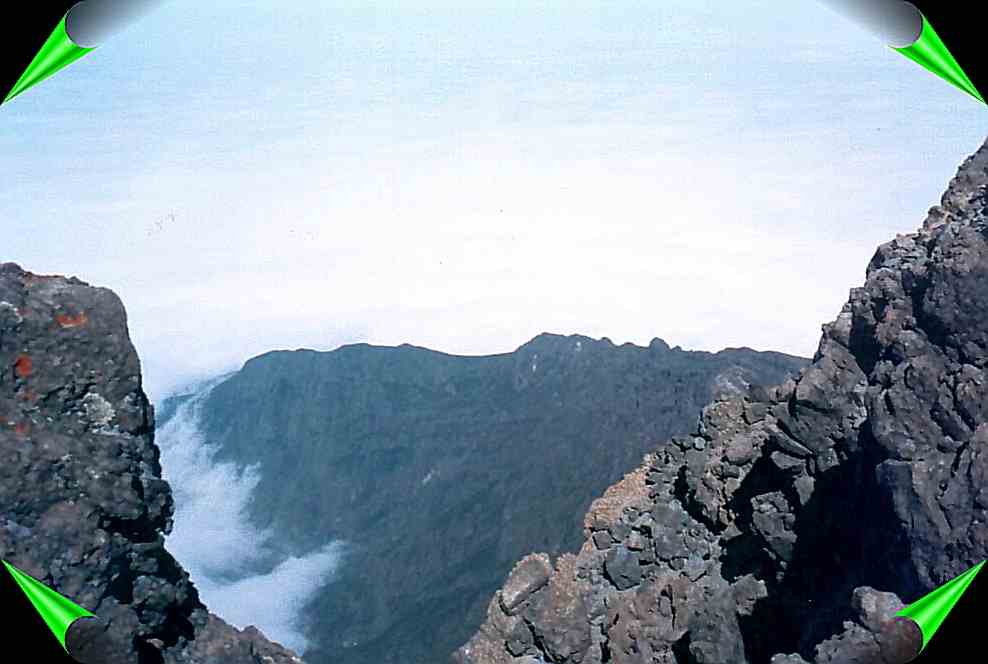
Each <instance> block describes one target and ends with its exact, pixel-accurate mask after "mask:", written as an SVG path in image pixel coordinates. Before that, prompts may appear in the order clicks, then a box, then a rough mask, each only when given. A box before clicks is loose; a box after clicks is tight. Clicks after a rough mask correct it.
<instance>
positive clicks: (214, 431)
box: [162, 334, 807, 664]
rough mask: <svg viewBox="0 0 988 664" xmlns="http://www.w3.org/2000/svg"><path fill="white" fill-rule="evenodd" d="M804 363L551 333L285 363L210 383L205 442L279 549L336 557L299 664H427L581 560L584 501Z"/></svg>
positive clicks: (290, 356) (352, 351) (271, 357)
mask: <svg viewBox="0 0 988 664" xmlns="http://www.w3.org/2000/svg"><path fill="white" fill-rule="evenodd" d="M806 362H807V361H806V360H804V359H802V358H794V357H791V356H787V355H782V354H779V353H756V352H754V351H751V350H748V349H734V350H726V351H722V352H720V353H703V352H688V351H684V350H682V349H679V348H670V347H669V346H668V345H666V344H665V343H664V342H662V341H661V340H658V339H656V340H654V341H653V342H652V343H651V344H650V346H649V347H638V346H634V345H632V344H625V345H621V346H617V345H615V344H613V343H611V342H610V341H609V340H606V339H604V340H594V339H590V338H588V337H583V336H577V335H573V336H560V335H549V334H546V335H540V336H539V337H536V338H535V339H533V340H532V341H530V342H528V343H526V344H524V345H523V346H522V347H520V348H519V349H517V350H516V351H514V352H512V353H505V354H501V355H493V356H485V357H461V356H452V355H447V354H444V353H439V352H435V351H431V350H427V349H424V348H416V347H412V346H407V345H406V346H400V347H390V348H389V347H375V346H368V345H364V344H360V345H354V346H345V347H343V348H339V349H337V350H334V351H331V352H325V353H319V352H315V351H306V350H302V351H279V352H272V353H267V354H265V355H262V356H260V357H257V358H254V359H252V360H250V361H248V362H247V363H246V364H245V366H244V367H243V369H242V370H240V371H239V372H237V373H236V374H234V375H233V376H231V377H229V378H228V379H226V380H225V381H223V382H222V383H220V384H218V385H216V386H215V387H214V388H212V391H211V392H210V393H209V394H208V396H207V397H206V398H205V399H204V401H203V403H202V407H201V427H202V431H203V434H204V436H205V439H206V440H207V441H208V442H209V443H210V444H212V445H214V446H215V448H216V449H219V450H220V452H219V455H218V458H221V459H224V460H232V461H235V462H237V463H240V464H243V465H245V466H254V465H255V464H257V468H258V474H259V476H260V482H259V484H258V485H257V487H256V489H255V490H254V494H253V501H252V505H251V512H252V514H251V516H252V517H253V519H254V520H255V523H256V524H257V525H258V526H259V527H261V528H264V529H267V528H271V529H272V530H273V531H274V532H275V533H277V534H278V535H279V544H290V545H292V546H294V547H297V549H295V550H294V551H291V553H299V554H300V553H304V552H305V551H306V550H308V548H309V547H312V548H319V547H322V546H324V545H326V544H327V543H329V542H330V541H332V540H342V541H343V542H345V545H346V546H345V549H344V557H343V559H342V562H341V564H340V566H339V568H338V571H337V572H336V576H335V578H333V579H332V580H330V581H329V582H328V583H327V584H326V585H325V586H324V591H323V592H320V593H319V594H318V595H317V596H316V597H315V599H314V600H313V602H312V604H311V605H310V606H309V607H308V608H307V611H306V613H307V615H308V616H309V620H310V623H311V625H310V628H309V632H308V635H309V636H310V637H311V639H312V645H311V646H310V647H309V649H307V651H306V661H308V662H312V663H313V664H322V663H323V662H337V661H345V662H347V663H348V664H358V663H367V664H382V663H385V662H387V663H392V662H393V663H395V664H418V663H420V664H433V663H434V662H437V661H443V660H445V659H446V658H447V657H448V656H449V653H450V652H451V651H452V650H454V649H455V648H456V647H457V646H458V645H459V644H461V643H463V641H464V640H466V639H467V638H469V636H470V634H471V633H473V631H474V630H476V628H477V626H478V625H480V623H481V622H482V621H483V619H484V609H485V607H486V603H487V598H489V597H490V594H491V593H492V592H494V590H496V589H497V587H498V586H499V585H500V583H501V582H502V580H503V579H504V575H505V574H506V573H507V572H508V571H509V570H510V569H511V566H512V564H513V563H514V561H515V560H517V559H518V557H520V556H522V555H524V554H525V553H527V552H528V551H531V550H532V549H535V548H543V549H547V550H548V551H549V553H551V554H558V553H560V552H562V551H566V550H569V549H572V548H576V547H577V546H579V542H580V540H581V539H582V535H581V523H580V515H581V514H582V513H583V512H585V511H586V509H587V507H589V505H590V501H591V500H592V498H593V497H594V496H595V495H598V494H599V492H600V491H602V490H604V489H605V488H606V487H607V486H608V485H609V484H611V483H613V482H614V481H616V480H618V479H620V477H621V476H622V475H623V474H624V473H625V472H626V471H627V469H628V468H632V467H634V465H635V464H636V463H638V462H639V461H640V459H641V456H642V454H643V453H644V452H645V451H646V450H648V449H651V448H652V447H653V446H654V445H655V444H656V443H657V442H658V441H661V440H663V439H664V438H667V437H668V436H669V435H671V434H672V433H675V432H677V431H686V430H688V429H689V428H690V427H691V426H693V423H694V422H695V419H696V413H697V411H698V410H699V408H700V407H701V406H702V405H703V404H704V403H707V402H708V401H709V400H710V398H711V397H712V395H713V394H715V393H725V392H726V393H736V392H737V391H738V390H739V389H741V390H743V389H744V388H746V386H747V384H749V383H769V384H772V383H775V382H778V381H779V380H782V379H783V378H784V377H785V376H786V375H790V374H794V373H795V372H796V371H797V370H798V369H800V368H802V367H803V366H805V365H806ZM165 405H168V404H167V402H166V404H165ZM165 410H166V409H165V408H162V411H165ZM289 478H290V480H289ZM536 507H537V509H536ZM566 638H568V637H566ZM567 647H570V646H567ZM571 647H574V648H575V647H576V645H572V646H571Z"/></svg>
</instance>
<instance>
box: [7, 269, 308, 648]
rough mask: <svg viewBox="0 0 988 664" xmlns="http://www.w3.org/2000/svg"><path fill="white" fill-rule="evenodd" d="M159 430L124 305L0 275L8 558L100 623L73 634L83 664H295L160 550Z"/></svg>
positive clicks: (58, 283)
mask: <svg viewBox="0 0 988 664" xmlns="http://www.w3.org/2000/svg"><path fill="white" fill-rule="evenodd" d="M153 430H154V426H153V412H152V408H151V405H150V404H149V403H148V400H147V398H146V397H145V394H144V392H143V391H142V389H141V376H140V365H139V362H138V358H137V354H136V353H135V351H134V348H133V346H132V345H131V342H130V339H129V336H128V332H127V324H126V314H125V312H124V308H123V306H122V304H121V303H120V300H119V299H118V298H117V296H116V295H114V294H113V293H112V292H111V291H109V290H107V289H104V288H93V287H91V286H88V285H87V284H85V283H83V282H81V281H79V280H78V279H74V278H72V279H66V278H63V277H49V276H38V275H35V274H31V273H29V272H26V271H24V270H22V269H21V268H20V267H18V266H17V265H15V264H12V263H4V264H0V558H3V559H4V560H7V561H9V562H10V563H11V564H13V565H14V566H16V567H17V568H19V569H21V570H22V571H24V572H26V573H28V574H30V575H31V576H33V577H35V578H37V579H38V580H40V581H42V582H43V583H45V584H47V585H48V586H50V587H52V588H54V589H55V590H57V591H58V592H60V593H62V594H64V595H66V596H68V597H70V598H72V599H73V600H74V601H75V602H76V603H77V604H80V605H81V606H83V607H84V608H86V609H88V610H90V611H93V612H94V613H95V614H96V615H97V616H99V618H100V620H101V622H100V623H92V624H86V625H82V627H83V628H85V629H84V632H80V633H79V634H76V633H74V632H70V634H69V641H70V643H71V642H72V641H73V640H78V641H79V643H81V644H83V645H85V646H87V653H88V658H90V659H87V661H101V662H104V664H262V663H263V664H298V663H299V662H300V660H299V659H298V658H297V657H296V656H295V655H294V654H293V653H291V652H290V651H288V650H286V649H284V648H282V647H280V646H278V645H276V644H273V643H271V642H269V641H267V639H265V638H264V637H263V636H262V635H261V634H260V633H259V632H258V631H257V630H256V629H253V628H248V629H246V630H243V631H240V630H237V629H235V628H233V627H231V626H229V625H227V624H226V623H224V622H223V621H222V620H220V619H219V618H217V617H216V616H213V615H211V614H210V613H209V612H208V611H207V609H206V608H205V607H204V606H203V605H202V603H201V602H200V601H199V598H198V595H197V593H196V590H195V588H194V587H193V585H192V583H191V582H190V581H189V577H188V574H187V573H186V572H185V571H184V570H183V569H182V567H181V566H180V565H179V564H178V563H177V562H176V561H175V559H174V558H172V556H171V555H170V554H169V553H168V551H167V550H166V549H165V547H164V540H163V536H164V535H165V534H166V533H167V532H169V529H170V527H171V517H172V497H171V492H170V489H169V487H168V484H167V483H166V482H164V481H163V480H162V479H161V468H160V466H159V463H158V450H157V448H156V447H155V444H154V441H153V435H152V434H153ZM90 625H91V626H90ZM75 628H76V625H73V629H75ZM94 630H95V632H94ZM98 632H103V633H102V634H100V633H98ZM90 637H98V638H92V639H91V638H90ZM89 646H91V647H89ZM94 657H95V658H96V659H92V658H94Z"/></svg>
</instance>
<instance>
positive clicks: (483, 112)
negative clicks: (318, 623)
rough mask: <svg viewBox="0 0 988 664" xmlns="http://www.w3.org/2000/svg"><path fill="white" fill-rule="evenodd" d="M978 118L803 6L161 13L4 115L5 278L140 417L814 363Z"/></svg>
mask: <svg viewBox="0 0 988 664" xmlns="http://www.w3.org/2000/svg"><path fill="white" fill-rule="evenodd" d="M986 113H988V111H986V109H985V108H984V107H983V106H980V105H979V104H977V103H976V102H974V101H973V100H972V99H970V98H968V97H967V96H966V95H964V94H963V93H961V92H960V91H958V90H956V89H954V88H952V87H950V86H949V85H947V84H946V83H944V82H942V81H940V80H939V79H937V78H935V77H934V76H933V75H931V74H929V73H928V72H926V71H924V70H922V69H921V68H919V67H917V66H916V65H915V64H914V63H912V62H909V61H908V60H906V59H905V58H903V57H901V56H899V55H898V54H896V53H894V52H893V51H891V49H889V48H887V47H885V46H883V45H882V44H881V43H880V42H879V41H878V40H876V39H875V38H874V37H873V36H872V35H870V34H869V33H867V32H864V31H863V30H861V29H859V28H857V27H856V26H854V25H853V24H851V23H848V22H847V21H846V20H845V19H844V18H843V17H841V16H840V15H838V14H835V13H833V12H832V11H831V10H830V9H828V8H826V7H825V6H823V5H821V4H819V3H817V2H815V1H813V0H803V1H801V2H782V1H780V0H775V1H769V0H747V1H746V2H744V3H725V2H723V1H722V0H709V1H704V0H668V1H664V2H655V1H654V0H649V1H648V2H644V1H638V0H602V1H590V0H575V1H574V0H567V1H565V2H563V1H562V0H542V1H535V2H533V1H532V0H525V1H524V2H522V1H521V0H517V1H511V0H500V1H495V0H483V1H480V0H474V1H473V2H469V1H467V2H462V1H461V2H456V3H454V2H442V1H441V0H427V1H424V2H397V1H396V0H394V1H392V2H383V1H380V0H361V1H360V2H341V1H339V0H319V1H316V0H310V1H299V2H294V3H276V2H260V1H257V0H253V1H239V2H232V1H231V0H217V1H215V2H209V3H193V2H190V1H189V0H170V2H167V3H166V4H164V5H163V6H161V7H160V8H158V9H157V10H156V11H155V12H154V13H153V14H152V15H150V16H148V17H146V18H144V19H143V20H142V21H141V22H140V23H138V24H136V25H134V26H133V27H131V28H130V29H128V30H127V31H126V32H124V33H122V34H119V35H117V36H115V37H114V38H113V39H112V40H110V41H109V42H107V43H106V44H104V45H102V46H100V47H99V48H98V49H96V50H95V51H94V52H93V53H91V54H90V55H88V56H87V57H86V58H83V59H82V60H80V61H78V62H77V63H75V64H73V65H72V66H71V67H70V68H69V69H66V70H64V71H63V72H61V73H59V74H58V75H57V76H55V77H54V78H52V79H50V80H48V81H45V82H44V83H42V84H41V85H39V86H38V87H36V88H34V89H32V90H30V91H29V92H28V93H26V94H24V95H22V96H21V97H19V98H17V99H16V100H14V101H13V102H12V103H10V104H6V105H4V106H3V107H2V108H0V224H2V227H3V230H4V233H3V237H4V244H3V250H2V253H0V260H9V261H14V262H17V263H20V264H21V265H22V266H23V267H25V268H27V269H30V270H32V271H36V272H39V273H58V274H69V275H74V276H78V277H79V278H81V279H83V280H85V281H88V282H90V283H92V284H95V285H100V286H106V287H109V288H112V289H113V290H114V291H115V292H116V293H118V294H119V295H120V297H121V298H122V299H123V301H124V303H125V305H126V307H127V310H128V319H129V326H130V331H131V336H132V338H133V340H134V343H135V345H136V346H137V349H138V352H139V353H140V355H141V359H142V363H143V369H144V379H145V386H146V389H147V390H148V392H149V393H150V395H151V396H152V398H155V399H158V398H161V397H163V396H165V395H166V394H167V393H168V392H169V391H170V390H172V389H173V388H174V387H176V386H177V385H180V384H183V383H186V382H188V381H190V380H193V379H198V378H202V377H205V376H208V375H215V374H219V373H221V372H225V371H228V370H231V369H236V368H237V367H239V366H240V365H241V364H242V363H243V362H244V361H245V360H246V359H248V358H249V357H251V356H254V355H256V354H259V353H262V352H265V351H267V350H271V349H275V348H297V347H307V348H316V349H331V348H335V347H337V346H339V345H341V344H345V343H353V342H370V343H379V344H400V343H412V344H416V345H421V346H427V347H430V348H435V349H438V350H442V351H446V352H451V353H458V354H488V353H498V352H506V351H510V350H512V349H514V348H516V347H517V346H519V345H520V344H522V343H524V342H525V341H527V340H528V339H530V338H531V337H533V336H535V335H536V334H538V333H540V332H555V333H566V334H568V333H581V334H587V335H590V336H594V337H601V336H606V337H609V338H610V339H611V340H613V341H614V342H615V343H624V342H633V343H638V344H647V343H648V341H649V340H650V339H652V338H653V337H656V336H658V337H662V338H663V339H665V340H666V341H667V342H669V343H670V344H672V345H681V346H683V347H684V348H691V349H704V350H717V349H720V348H723V347H728V346H750V347H753V348H758V349H772V350H781V351H785V352H790V353H794V354H801V355H811V354H812V353H813V352H814V351H815V350H816V345H817V341H818V338H819V333H820V325H821V324H822V323H824V322H826V321H829V320H831V319H833V317H834V316H835V315H836V314H837V312H838V311H839V310H840V307H841V304H842V303H843V302H844V301H845V299H846V298H847V292H848V290H849V289H850V288H851V287H853V286H856V285H859V284H860V283H861V282H862V280H863V276H864V269H865V265H866V264H867V262H868V260H869V259H870V257H871V256H872V254H873V253H874V251H875V248H876V246H877V245H878V244H880V243H882V242H885V241H887V240H889V239H892V238H893V237H894V236H895V235H896V234H897V233H906V232H909V231H911V230H913V229H915V228H916V227H918V226H919V225H920V224H921V222H922V220H923V218H924V217H925V214H926V210H927V209H928V208H929V207H930V206H931V205H934V204H936V203H937V202H938V200H939V197H940V195H941V193H942V191H943V189H944V188H945V186H946V184H947V182H948V181H949V179H950V177H952V175H953V174H954V172H955V170H956V168H957V166H958V165H959V164H960V162H961V161H962V160H963V158H964V157H965V156H966V155H968V154H970V153H971V152H973V151H974V150H975V149H976V148H977V147H978V146H979V145H980V143H981V142H982V141H983V140H984V137H985V133H986V131H985V129H986V124H988V123H986V120H988V114H986Z"/></svg>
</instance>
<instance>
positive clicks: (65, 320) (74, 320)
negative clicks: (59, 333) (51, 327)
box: [55, 311, 89, 328]
mask: <svg viewBox="0 0 988 664" xmlns="http://www.w3.org/2000/svg"><path fill="white" fill-rule="evenodd" d="M55 322H57V323H58V324H59V325H60V326H61V327H64V328H72V327H82V326H84V325H85V324H86V323H88V322H89V317H88V316H86V312H84V311H83V312H80V313H78V314H76V315H75V316H72V315H70V314H58V315H56V316H55Z"/></svg>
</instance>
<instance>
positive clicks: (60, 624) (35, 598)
mask: <svg viewBox="0 0 988 664" xmlns="http://www.w3.org/2000/svg"><path fill="white" fill-rule="evenodd" d="M3 564H4V567H6V568H7V571H8V572H10V575H11V576H13V577H14V581H16V582H17V585H19V586H20V587H21V590H23V591H24V594H25V595H27V598H28V599H29V600H31V604H33V605H34V608H35V609H37V611H38V613H39V614H41V618H42V619H43V620H44V621H45V624H46V625H48V629H50V630H51V631H52V634H54V635H55V638H56V639H58V642H59V643H60V644H62V648H63V649H65V651H66V652H68V649H67V648H66V647H65V635H66V633H67V632H68V631H69V627H70V626H71V625H72V623H74V622H75V621H76V620H78V619H79V618H88V617H95V616H93V614H92V613H90V612H89V611H86V610H85V609H84V608H82V607H81V606H78V605H77V604H75V603H74V602H72V601H71V600H69V599H68V598H66V597H63V596H61V595H59V594H58V593H57V592H55V591H54V590H52V589H51V588H49V587H48V586H46V585H45V584H43V583H41V582H40V581H38V580H37V579H34V578H33V577H30V576H28V575H27V574H25V573H24V572H22V571H20V570H19V569H17V568H16V567H14V566H13V565H11V564H10V563H8V562H7V561H6V560H4V561H3Z"/></svg>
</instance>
